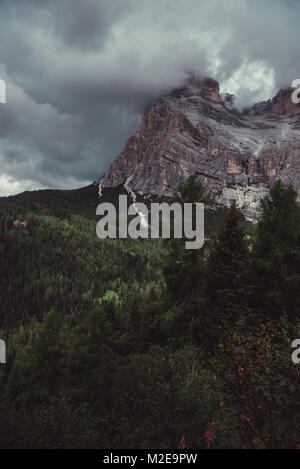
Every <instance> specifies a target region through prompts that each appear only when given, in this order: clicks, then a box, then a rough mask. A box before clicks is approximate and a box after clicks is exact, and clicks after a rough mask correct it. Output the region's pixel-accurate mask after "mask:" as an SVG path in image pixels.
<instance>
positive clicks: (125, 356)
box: [0, 178, 300, 449]
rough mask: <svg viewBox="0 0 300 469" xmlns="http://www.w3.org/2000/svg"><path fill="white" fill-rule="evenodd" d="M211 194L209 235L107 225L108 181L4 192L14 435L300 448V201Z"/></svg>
mask: <svg viewBox="0 0 300 469" xmlns="http://www.w3.org/2000/svg"><path fill="white" fill-rule="evenodd" d="M296 199H297V194H296V192H295V191H294V189H293V188H292V187H291V186H285V185H284V184H283V183H281V182H277V183H276V184H275V185H274V186H273V188H272V189H271V191H270V193H269V195H268V196H267V197H266V198H265V199H263V201H262V213H261V215H260V216H259V218H258V219H257V220H256V223H247V222H246V221H245V220H244V219H243V217H242V215H241V214H240V213H239V212H238V210H237V208H236V206H235V204H234V203H233V204H232V206H231V208H230V209H229V210H227V211H226V210H225V209H221V208H216V207H214V206H213V201H212V200H211V197H210V196H209V195H208V194H206V193H205V191H204V189H203V187H202V186H201V184H200V183H199V182H197V181H196V180H195V179H194V178H189V179H188V180H187V182H186V183H185V184H182V185H181V186H180V187H179V191H178V196H177V197H176V200H177V201H180V202H182V203H183V202H196V201H197V202H205V204H206V207H207V210H206V218H205V235H206V242H205V245H204V246H203V248H202V249H201V250H198V251H196V250H187V249H185V246H184V242H185V240H184V239H183V240H178V239H171V240H162V239H155V240H154V239H152V240H151V239H138V240H133V239H122V240H118V239H116V240H112V239H99V238H98V237H97V236H96V223H97V218H96V216H95V210H96V206H97V204H98V203H99V199H97V188H96V187H95V186H90V187H89V188H85V189H82V190H78V191H38V192H32V193H24V194H22V195H19V196H15V197H8V198H2V199H0V260H1V276H0V308H1V311H0V338H1V339H4V340H5V342H6V347H7V363H6V364H1V365H0V396H1V399H0V447H1V448H106V449H108V448H178V445H179V442H180V441H184V443H185V444H186V446H187V448H208V447H209V448H210V449H214V448H298V447H299V445H300V401H299V391H300V370H299V365H296V364H294V363H293V362H292V359H291V355H292V352H293V350H292V347H291V345H292V341H293V340H294V339H298V338H300V314H299V313H300V208H299V206H298V203H297V201H296Z"/></svg>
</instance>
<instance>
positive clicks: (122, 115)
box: [0, 0, 300, 193]
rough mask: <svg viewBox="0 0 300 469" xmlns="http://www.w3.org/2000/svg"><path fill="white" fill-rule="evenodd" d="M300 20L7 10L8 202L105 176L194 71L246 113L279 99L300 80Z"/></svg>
mask: <svg viewBox="0 0 300 469" xmlns="http://www.w3.org/2000/svg"><path fill="white" fill-rule="evenodd" d="M299 11H300V9H299V3H298V1H297V2H296V1H292V0H290V1H288V0H282V1H281V0H272V1H271V0H259V1H258V0H251V1H250V0H249V1H244V0H226V1H225V0H210V2H206V1H204V0H203V1H199V0H184V1H183V0H172V1H170V0H152V1H151V2H149V1H147V0H110V1H109V0H105V1H104V0H85V1H82V0H51V1H50V0H47V1H46V0H14V2H11V1H8V0H2V1H0V13H1V16H0V31H1V33H0V77H1V78H4V79H5V80H6V81H7V87H8V90H7V91H8V93H7V94H8V103H7V104H5V105H0V193H1V192H9V191H10V190H11V191H17V190H19V189H21V188H23V187H24V188H25V187H26V188H28V187H33V188H35V187H38V186H39V185H41V186H48V187H55V186H59V187H71V186H76V185H77V186H80V185H81V184H84V183H87V182H88V181H91V180H93V179H95V178H96V177H98V176H100V175H101V174H102V173H103V171H105V169H106V168H107V167H108V166H109V164H110V163H111V162H112V160H113V159H114V157H115V156H116V155H117V154H118V153H119V152H120V151H121V150H122V148H123V146H124V142H125V140H126V139H127V138H128V137H129V136H130V135H131V134H132V133H134V132H135V130H136V129H137V128H138V125H139V121H140V117H141V115H142V113H143V111H144V109H145V107H146V106H148V105H149V103H151V102H153V101H154V100H155V98H156V97H157V96H158V95H159V94H161V93H165V92H168V91H169V90H170V89H171V88H173V87H175V86H178V85H179V84H181V83H182V82H183V81H184V80H185V79H186V77H187V74H188V72H195V73H198V74H202V75H211V76H213V77H215V78H217V79H219V80H220V81H221V84H223V87H224V91H225V90H227V91H233V92H236V93H237V94H238V95H239V99H240V103H241V104H246V103H249V100H258V99H262V98H268V97H270V95H271V94H272V93H274V92H275V91H276V88H277V87H279V86H282V85H286V84H289V83H291V81H292V80H293V79H294V78H298V76H300V75H299V74H300V71H299V67H298V64H297V56H298V51H299V47H298V44H297V39H298V38H297V36H298V24H299V19H300V18H299ZM30 184H31V186H30ZM1 185H2V187H1ZM10 188H11V189H10Z"/></svg>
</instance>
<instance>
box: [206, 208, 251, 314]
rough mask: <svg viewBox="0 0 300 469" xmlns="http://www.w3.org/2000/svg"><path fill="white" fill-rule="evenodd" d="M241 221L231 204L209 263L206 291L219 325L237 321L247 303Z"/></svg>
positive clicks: (246, 259)
mask: <svg viewBox="0 0 300 469" xmlns="http://www.w3.org/2000/svg"><path fill="white" fill-rule="evenodd" d="M241 220H242V215H241V214H240V212H239V211H238V210H237V207H236V203H235V202H233V203H232V205H231V208H230V210H229V211H228V213H227V215H226V218H225V222H224V226H223V227H222V229H221V231H220V233H219V234H218V235H217V237H216V239H215V245H214V250H213V252H212V254H211V256H210V259H209V263H208V274H207V292H208V295H209V297H210V299H211V303H213V304H214V306H213V307H212V308H213V309H214V313H215V314H214V315H216V316H217V317H218V320H219V321H220V322H221V323H222V322H223V320H227V319H237V318H238V317H239V315H240V313H241V312H242V310H243V309H244V308H245V307H246V304H247V274H248V270H249V249H248V246H247V243H246V240H245V233H244V230H243V228H242V225H241Z"/></svg>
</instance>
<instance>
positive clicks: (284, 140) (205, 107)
mask: <svg viewBox="0 0 300 469" xmlns="http://www.w3.org/2000/svg"><path fill="white" fill-rule="evenodd" d="M227 98H228V99H227V102H226V97H224V96H222V97H220V93H219V84H218V83H217V82H216V81H215V80H212V79H208V78H205V79H195V78H192V79H190V80H188V81H187V82H186V83H185V85H184V86H183V87H182V88H177V89H175V90H173V92H172V93H170V94H169V95H167V96H161V97H160V98H159V99H158V100H157V101H156V103H155V104H154V105H153V106H152V107H151V108H150V109H149V110H148V111H147V112H146V113H145V115H144V116H143V118H142V122H141V126H140V130H139V131H138V132H137V133H136V135H135V136H133V137H131V138H129V139H128V140H127V142H126V145H125V148H124V150H123V151H122V152H121V153H120V155H119V156H118V157H117V158H116V160H115V161H114V162H113V164H112V165H111V167H110V168H109V170H108V171H107V172H106V173H105V175H104V176H103V178H101V180H100V182H101V184H102V186H103V187H117V186H119V185H120V184H123V183H124V182H125V181H126V180H127V178H128V177H130V185H131V188H132V189H133V190H134V191H135V192H136V193H138V194H142V195H145V194H153V195H159V196H172V195H173V194H174V192H175V191H176V189H177V187H178V185H179V183H180V182H181V181H182V180H184V179H185V178H186V177H188V176H189V175H196V177H197V178H199V179H201V180H202V181H203V183H204V184H205V185H206V187H207V188H208V189H209V190H211V191H212V192H213V193H214V194H215V196H216V198H217V200H218V201H219V202H220V203H223V204H225V205H227V206H228V205H229V204H230V203H231V201H232V200H237V204H238V206H239V208H241V209H242V210H243V211H244V213H245V215H246V216H247V217H249V218H252V217H253V216H254V215H255V213H256V212H257V210H258V207H259V200H260V198H261V197H262V196H263V195H265V194H266V193H267V192H268V189H269V187H270V185H271V184H272V183H273V182H274V181H275V179H276V178H281V179H283V180H284V181H285V182H290V183H292V184H293V185H294V187H295V188H296V189H297V190H300V116H299V115H298V113H299V110H300V107H299V106H297V105H295V104H294V103H293V102H292V100H291V90H290V89H286V90H281V91H280V92H279V93H278V94H277V95H276V96H275V98H274V99H273V100H272V101H271V100H269V101H266V102H264V103H258V104H256V105H255V106H253V107H252V108H251V109H250V110H248V111H247V112H244V113H239V112H237V111H236V110H235V109H233V108H232V106H230V103H233V97H230V95H228V97H227Z"/></svg>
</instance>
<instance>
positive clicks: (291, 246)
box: [253, 180, 300, 316]
mask: <svg viewBox="0 0 300 469" xmlns="http://www.w3.org/2000/svg"><path fill="white" fill-rule="evenodd" d="M261 206H262V215H261V217H260V218H259V221H258V224H257V228H256V238H255V243H254V251H253V254H254V262H255V270H256V276H257V277H256V278H257V292H256V298H254V303H255V306H256V308H257V309H258V308H263V309H264V310H265V311H266V312H267V313H268V314H270V315H271V316H278V315H280V314H282V313H283V312H287V313H288V314H297V313H299V310H300V208H299V205H298V202H297V192H296V191H295V190H294V189H293V187H292V186H291V185H285V184H284V183H283V182H281V181H280V180H278V181H277V182H276V183H275V184H274V186H273V187H272V188H271V190H270V192H269V195H268V196H266V197H265V198H264V199H263V200H262V202H261Z"/></svg>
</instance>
